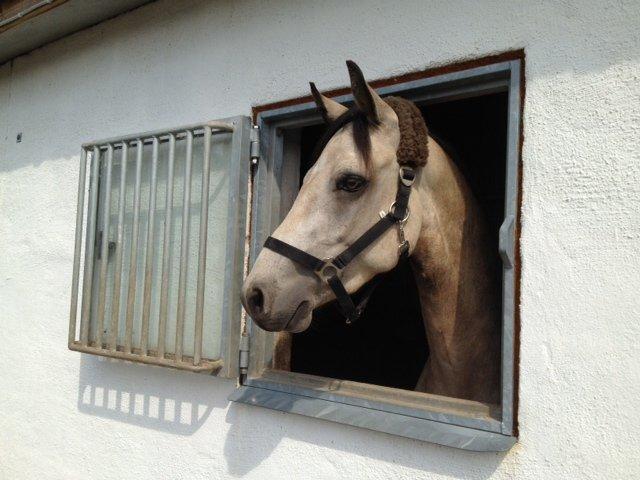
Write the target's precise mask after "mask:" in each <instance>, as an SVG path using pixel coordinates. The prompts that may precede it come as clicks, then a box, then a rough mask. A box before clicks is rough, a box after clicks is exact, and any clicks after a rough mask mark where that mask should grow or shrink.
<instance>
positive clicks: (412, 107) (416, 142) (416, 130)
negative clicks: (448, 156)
mask: <svg viewBox="0 0 640 480" xmlns="http://www.w3.org/2000/svg"><path fill="white" fill-rule="evenodd" d="M384 101H385V103H386V104H387V105H389V106H390V107H391V108H392V109H393V111H394V112H395V113H396V115H397V116H398V123H399V127H400V145H399V146H398V150H397V152H396V155H397V157H398V163H399V164H400V165H406V166H408V167H413V168H418V167H423V166H424V165H426V163H427V158H428V157H429V147H428V140H429V130H428V129H427V124H426V123H425V122H424V118H423V117H422V113H420V110H419V109H418V107H417V106H416V104H415V103H413V102H410V101H409V100H405V99H404V98H400V97H385V98H384Z"/></svg>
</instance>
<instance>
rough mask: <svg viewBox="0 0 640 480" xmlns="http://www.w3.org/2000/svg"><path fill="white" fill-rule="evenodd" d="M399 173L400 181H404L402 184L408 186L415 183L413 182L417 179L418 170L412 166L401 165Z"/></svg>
mask: <svg viewBox="0 0 640 480" xmlns="http://www.w3.org/2000/svg"><path fill="white" fill-rule="evenodd" d="M398 175H399V176H400V181H401V182H402V184H403V185H406V186H407V187H410V186H411V185H413V182H414V180H415V179H416V172H415V170H414V169H413V168H411V167H405V166H402V167H400V170H399V171H398Z"/></svg>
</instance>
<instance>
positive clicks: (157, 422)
mask: <svg viewBox="0 0 640 480" xmlns="http://www.w3.org/2000/svg"><path fill="white" fill-rule="evenodd" d="M216 385H217V386H218V387H220V385H219V383H218V382H211V378H209V376H208V375H200V374H195V373H185V372H179V371H176V370H169V369H161V368H153V367H151V368H150V367H149V366H146V365H138V364H129V363H125V362H123V361H120V360H112V359H107V358H103V357H95V356H92V355H84V354H83V355H82V356H81V359H80V379H79V382H78V410H79V411H80V412H82V413H85V414H88V415H95V416H98V417H103V418H108V419H111V420H116V421H119V422H125V423H129V424H132V425H137V426H140V427H145V428H151V429H154V430H160V431H163V432H168V433H174V434H177V435H191V434H192V433H194V432H195V431H197V430H198V429H199V428H200V427H201V426H202V425H203V424H204V422H205V421H206V420H207V418H208V417H209V415H210V414H211V411H212V410H213V409H214V408H221V409H222V408H226V407H227V404H228V401H227V395H228V389H227V388H216Z"/></svg>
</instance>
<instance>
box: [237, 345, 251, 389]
mask: <svg viewBox="0 0 640 480" xmlns="http://www.w3.org/2000/svg"><path fill="white" fill-rule="evenodd" d="M238 363H239V364H240V380H241V382H242V381H243V380H244V379H245V378H246V376H247V372H248V371H249V336H248V335H242V336H241V337H240V358H239V361H238Z"/></svg>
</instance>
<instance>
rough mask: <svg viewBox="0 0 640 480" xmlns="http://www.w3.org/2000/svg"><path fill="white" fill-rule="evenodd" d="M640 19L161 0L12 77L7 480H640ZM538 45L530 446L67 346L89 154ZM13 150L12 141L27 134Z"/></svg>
mask: <svg viewBox="0 0 640 480" xmlns="http://www.w3.org/2000/svg"><path fill="white" fill-rule="evenodd" d="M639 24H640V3H639V2H637V1H635V0H631V1H613V0H608V1H592V2H588V1H582V2H569V1H563V2H524V1H522V2H519V1H513V2H506V1H505V2H498V1H484V2H471V1H469V2H464V1H442V2H440V1H433V2H422V1H416V2H387V1H379V2H344V1H340V2H290V3H285V2H270V3H268V2H258V1H256V2H231V1H226V2H206V1H200V2H191V1H186V2H176V1H168V0H163V1H159V2H157V3H155V4H151V5H148V6H146V7H143V8H141V9H138V10H136V11H134V12H131V13H129V14H126V15H124V16H121V17H118V18H116V19H114V20H111V21H108V22H106V23H103V24H101V25H98V26H95V27H93V28H91V29H89V30H86V31H83V32H80V33H78V34H76V35H73V36H72V37H68V38H66V39H63V40H61V41H58V42H56V43H54V44H51V45H49V46H46V47H44V48H41V49H39V50H36V51H34V52H32V53H31V54H29V55H26V56H23V57H20V58H17V59H16V60H15V61H13V62H12V63H11V64H5V65H3V66H1V67H0V332H1V333H0V338H1V343H0V345H1V346H0V355H1V358H2V367H1V369H0V412H1V413H0V478H2V479H7V480H13V479H34V478H52V479H80V478H82V479H87V478H91V479H122V478H137V479H147V478H149V479H158V478H184V479H200V478H207V479H216V478H226V477H231V476H246V477H247V478H256V479H281V478H305V479H307V478H308V479H324V478H367V479H382V478H406V479H417V478H471V479H484V478H498V479H504V478H514V477H517V478H525V479H533V478H554V479H562V478H567V479H575V478H594V479H603V478H633V477H635V478H638V477H639V476H640V464H639V459H638V451H640V443H639V440H638V435H639V433H638V432H639V431H640V422H639V420H638V414H637V413H638V411H639V410H640V403H639V401H638V398H639V397H640V391H639V389H638V385H639V384H640V378H639V377H640V375H639V374H640V367H639V365H638V357H639V354H640V351H639V350H640V349H639V347H638V345H639V344H640V342H639V341H638V338H640V327H639V326H640V321H639V320H640V319H639V317H640V304H639V300H638V292H639V291H640V155H639V153H638V152H639V151H640V113H639V112H640V108H639V107H640V58H639V56H640V39H639V33H638V32H640V29H639V28H638V25H639ZM516 48H524V49H525V51H526V56H527V59H526V79H527V95H526V102H525V110H524V131H525V139H524V150H523V166H524V171H523V186H524V194H523V205H522V219H523V231H522V255H523V258H522V264H523V269H522V303H521V306H520V311H521V316H522V346H521V359H522V361H521V366H520V442H519V443H518V444H517V445H516V446H515V447H514V448H513V449H512V450H511V451H510V452H508V453H499V454H498V453H485V454H478V453H470V452H464V451H457V450H453V449H449V448H445V447H439V446H435V445H430V444H425V443H420V442H417V441H411V440H405V439H402V438H396V437H392V436H387V435H384V434H379V433H373V432H369V431H365V430H359V429H356V428H350V427H345V426H341V425H337V424H332V423H328V422H322V421H317V420H313V419H308V418H303V417H299V416H295V415H287V414H282V413H277V412H273V411H268V410H263V409H258V408H250V407H246V406H241V405H229V403H228V402H227V400H226V398H227V396H228V395H229V393H230V392H231V391H232V390H233V388H234V386H235V385H234V382H233V381H228V380H219V379H212V378H208V377H205V376H196V375H193V374H187V373H180V372H174V371H168V370H162V369H157V368H150V367H144V366H137V365H128V364H123V363H118V362H109V361H103V360H101V359H99V358H95V357H91V356H86V355H80V354H78V353H74V352H70V351H68V350H67V349H66V338H67V319H68V304H69V294H70V284H71V266H72V254H73V233H74V232H73V230H74V229H73V225H74V215H75V212H74V208H75V202H76V181H77V165H78V149H79V145H80V143H81V142H82V141H86V140H88V139H92V138H96V137H105V136H111V135H117V134H122V133H126V132H135V131H140V130H149V129H153V128H160V127H165V126H170V125H177V124H183V123H189V122H193V121H199V120H203V119H208V118H215V117H224V116H228V115H234V114H239V113H241V114H248V113H249V112H250V107H251V105H254V104H260V103H265V102H271V101H275V100H278V99H284V98H287V97H294V96H299V95H302V94H305V93H306V88H307V86H306V85H307V83H306V82H307V81H308V80H311V79H313V80H315V81H316V82H317V84H318V85H319V86H320V88H322V89H327V88H335V87H339V86H343V85H344V84H345V83H346V78H347V77H346V72H345V68H344V66H343V61H344V60H345V59H346V58H353V59H355V60H357V61H358V62H359V63H360V65H361V66H362V67H363V68H364V70H365V72H366V73H367V75H368V76H369V77H370V78H376V77H386V76H390V75H393V74H401V73H404V72H407V71H411V70H416V69H424V68H427V67H433V66H437V65H441V64H445V63H448V62H453V61H459V60H461V59H466V58H470V57H475V56H483V55H487V54H491V53H496V52H500V51H504V50H509V49H516ZM18 132H22V133H23V140H22V143H19V144H18V143H16V134H17V133H18Z"/></svg>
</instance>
